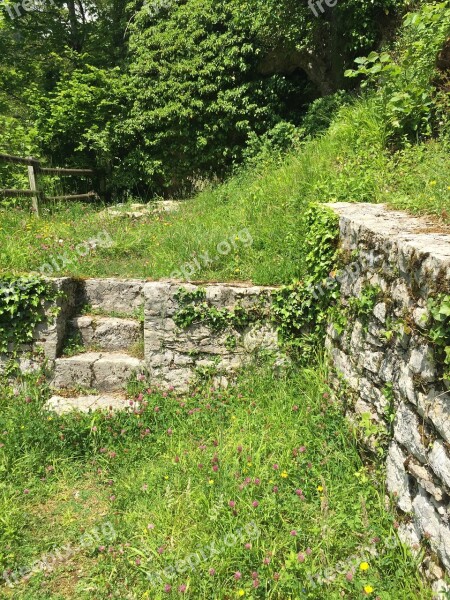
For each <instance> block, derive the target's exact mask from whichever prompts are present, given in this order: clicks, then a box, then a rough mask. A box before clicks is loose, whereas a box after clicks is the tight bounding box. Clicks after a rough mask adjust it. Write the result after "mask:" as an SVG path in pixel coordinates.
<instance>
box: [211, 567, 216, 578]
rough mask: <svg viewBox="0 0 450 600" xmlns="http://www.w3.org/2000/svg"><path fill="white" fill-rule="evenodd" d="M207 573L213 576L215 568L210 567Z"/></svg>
mask: <svg viewBox="0 0 450 600" xmlns="http://www.w3.org/2000/svg"><path fill="white" fill-rule="evenodd" d="M209 574H210V575H211V577H214V575H215V574H216V570H215V569H210V570H209Z"/></svg>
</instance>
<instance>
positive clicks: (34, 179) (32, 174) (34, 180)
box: [28, 156, 40, 217]
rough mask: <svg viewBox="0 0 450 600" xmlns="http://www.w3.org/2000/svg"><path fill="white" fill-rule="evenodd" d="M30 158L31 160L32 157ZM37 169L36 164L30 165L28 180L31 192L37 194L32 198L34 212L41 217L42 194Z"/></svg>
mask: <svg viewBox="0 0 450 600" xmlns="http://www.w3.org/2000/svg"><path fill="white" fill-rule="evenodd" d="M28 158H30V159H31V156H30V157H28ZM35 167H36V164H35V163H33V164H31V165H28V180H29V182H30V190H31V191H32V192H35V194H34V196H33V197H32V198H31V202H32V206H33V211H34V212H35V213H36V216H37V217H39V198H40V192H39V187H38V174H37V169H36V168H35Z"/></svg>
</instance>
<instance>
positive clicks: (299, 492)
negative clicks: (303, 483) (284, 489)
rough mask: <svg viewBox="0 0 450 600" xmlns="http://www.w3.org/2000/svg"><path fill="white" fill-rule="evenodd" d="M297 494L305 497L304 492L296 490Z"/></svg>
mask: <svg viewBox="0 0 450 600" xmlns="http://www.w3.org/2000/svg"><path fill="white" fill-rule="evenodd" d="M295 493H296V494H297V496H303V491H302V490H300V489H298V490H295Z"/></svg>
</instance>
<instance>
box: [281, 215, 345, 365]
mask: <svg viewBox="0 0 450 600" xmlns="http://www.w3.org/2000/svg"><path fill="white" fill-rule="evenodd" d="M304 219H305V225H306V230H307V232H308V233H307V236H306V240H305V242H304V246H305V251H306V261H305V262H306V265H307V276H306V278H305V279H304V280H303V281H297V282H294V283H292V284H291V285H287V286H283V287H281V288H280V289H279V290H277V291H276V292H274V294H273V304H272V317H273V321H274V322H275V323H276V325H277V328H278V333H279V334H280V336H281V339H282V341H283V342H284V344H285V345H286V346H287V347H288V349H290V350H291V352H292V353H293V354H294V355H295V356H296V357H297V358H298V359H299V360H300V362H308V361H310V360H311V358H312V357H313V355H314V354H315V351H316V348H317V347H318V346H319V345H320V344H321V343H323V341H324V339H325V332H326V326H327V320H328V312H329V309H330V307H331V306H332V305H333V304H334V303H335V302H336V300H337V299H338V298H339V290H338V289H337V283H336V281H335V280H333V279H331V281H330V279H329V276H330V274H332V273H333V270H334V269H335V267H336V261H337V247H338V239H339V230H338V217H337V216H336V215H335V213H333V212H332V211H331V210H330V209H328V208H326V207H323V206H320V205H317V204H312V205H310V207H309V208H308V209H307V211H306V212H305V215H304Z"/></svg>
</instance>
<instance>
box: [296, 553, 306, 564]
mask: <svg viewBox="0 0 450 600" xmlns="http://www.w3.org/2000/svg"><path fill="white" fill-rule="evenodd" d="M297 560H298V562H299V563H303V562H305V555H304V554H303V552H299V553H298V555H297Z"/></svg>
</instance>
